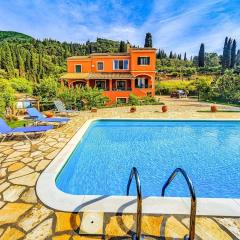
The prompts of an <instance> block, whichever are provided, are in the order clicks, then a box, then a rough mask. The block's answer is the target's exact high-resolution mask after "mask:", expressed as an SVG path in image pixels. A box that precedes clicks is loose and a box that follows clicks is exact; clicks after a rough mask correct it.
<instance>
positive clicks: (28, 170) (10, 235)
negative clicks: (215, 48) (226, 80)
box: [0, 97, 240, 240]
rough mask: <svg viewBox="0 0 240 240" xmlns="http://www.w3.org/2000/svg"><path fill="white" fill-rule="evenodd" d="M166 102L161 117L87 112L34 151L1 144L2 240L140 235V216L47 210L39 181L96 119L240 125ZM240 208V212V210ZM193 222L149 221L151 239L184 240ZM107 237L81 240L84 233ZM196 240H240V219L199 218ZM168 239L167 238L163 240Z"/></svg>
mask: <svg viewBox="0 0 240 240" xmlns="http://www.w3.org/2000/svg"><path fill="white" fill-rule="evenodd" d="M161 101H163V102H165V103H166V104H167V105H168V106H169V112H168V113H161V111H160V110H161V106H141V107H137V112H136V113H129V107H119V108H110V109H101V110H98V112H97V113H90V112H81V113H80V114H79V115H78V116H76V117H72V119H71V121H70V122H69V123H68V124H67V125H65V126H63V127H61V128H58V129H54V130H52V131H50V132H48V133H47V135H46V137H43V138H41V139H36V140H34V144H33V145H32V146H31V145H30V144H29V142H28V141H25V140H24V138H22V139H21V140H20V141H19V139H15V140H11V141H8V142H4V143H1V144H0V166H1V168H0V239H1V240H3V239H6V240H18V239H28V240H30V239H34V240H41V239H53V240H63V239H64V240H65V239H74V240H78V239H79V240H80V239H130V234H131V232H132V230H133V231H134V229H135V216H133V215H131V214H124V215H115V214H114V213H113V214H104V213H102V212H99V213H88V212H84V213H80V214H78V215H77V214H72V213H67V212H60V211H55V210H54V209H50V208H48V207H47V206H44V205H43V204H42V203H41V201H40V200H39V199H38V197H37V196H36V192H35V186H36V181H37V179H38V177H39V175H40V174H41V172H42V171H44V169H45V168H46V167H47V166H48V164H49V163H50V162H51V161H52V160H53V159H54V157H55V156H56V155H57V154H58V152H59V151H60V150H61V149H62V148H63V147H64V145H65V144H66V143H67V142H68V141H69V140H70V139H71V137H72V136H73V135H74V134H75V133H76V131H77V130H78V129H79V128H80V127H81V125H82V124H83V123H84V122H85V121H86V120H87V119H91V118H93V117H103V118H107V117H116V118H126V117H127V118H159V119H222V118H225V119H239V117H240V113H199V112H197V110H208V109H209V104H206V103H198V102H196V101H194V100H187V99H183V100H171V99H169V98H166V97H163V98H161ZM239 207H240V206H239ZM188 222H189V216H179V215H164V216H152V215H148V216H144V217H143V225H142V229H143V232H144V233H146V234H149V235H151V237H147V238H145V239H182V238H183V236H184V235H185V234H187V233H188ZM79 232H80V233H91V234H93V233H95V234H100V235H101V234H103V235H104V236H105V237H101V236H90V237H87V236H79V235H78V233H79ZM196 235H197V237H196V239H206V240H211V239H218V240H220V239H223V240H228V239H240V218H223V217H198V218H197V223H196ZM160 236H161V237H165V238H161V237H160Z"/></svg>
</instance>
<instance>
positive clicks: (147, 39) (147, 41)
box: [144, 32, 152, 48]
mask: <svg viewBox="0 0 240 240" xmlns="http://www.w3.org/2000/svg"><path fill="white" fill-rule="evenodd" d="M144 47H150V48H151V47H152V34H151V33H149V32H148V33H146V37H145V44H144Z"/></svg>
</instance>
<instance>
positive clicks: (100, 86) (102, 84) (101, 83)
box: [96, 80, 106, 90]
mask: <svg viewBox="0 0 240 240" xmlns="http://www.w3.org/2000/svg"><path fill="white" fill-rule="evenodd" d="M96 88H98V89H103V90H105V89H106V81H104V80H98V81H96Z"/></svg>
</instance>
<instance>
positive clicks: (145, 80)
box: [134, 74, 152, 88]
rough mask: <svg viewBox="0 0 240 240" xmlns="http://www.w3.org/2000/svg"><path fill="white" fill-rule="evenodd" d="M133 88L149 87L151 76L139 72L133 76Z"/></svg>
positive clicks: (150, 85)
mask: <svg viewBox="0 0 240 240" xmlns="http://www.w3.org/2000/svg"><path fill="white" fill-rule="evenodd" d="M134 85H135V88H151V87H152V78H151V76H149V75H145V74H141V75H137V76H136V77H135V83H134Z"/></svg>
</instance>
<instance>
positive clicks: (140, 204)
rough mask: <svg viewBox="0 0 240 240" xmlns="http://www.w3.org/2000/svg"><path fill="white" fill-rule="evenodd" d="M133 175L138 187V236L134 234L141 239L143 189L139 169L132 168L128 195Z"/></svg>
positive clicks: (137, 239)
mask: <svg viewBox="0 0 240 240" xmlns="http://www.w3.org/2000/svg"><path fill="white" fill-rule="evenodd" d="M133 176H134V177H135V180H136V187H137V226H136V228H137V233H136V236H133V238H135V239H136V240H140V239H141V233H142V190H141V183H140V179H139V174H138V171H137V169H136V168H135V167H133V168H132V170H131V173H130V176H129V179H128V185H127V196H128V195H129V190H130V186H131V183H132V179H133Z"/></svg>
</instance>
